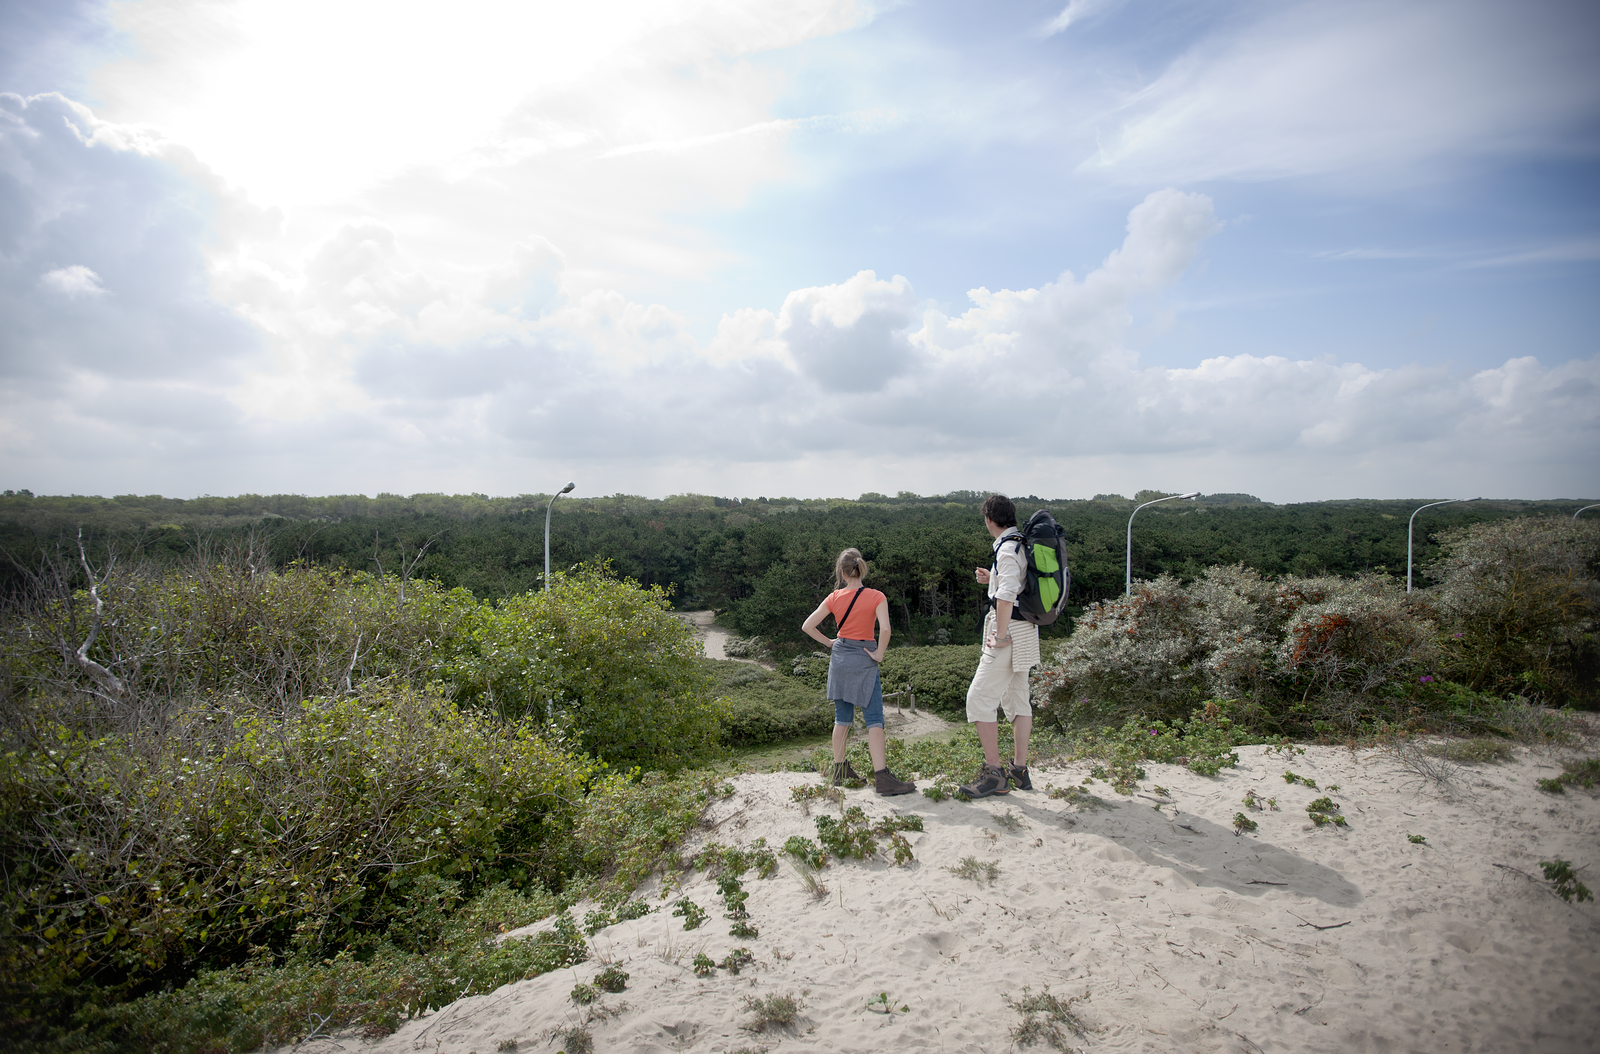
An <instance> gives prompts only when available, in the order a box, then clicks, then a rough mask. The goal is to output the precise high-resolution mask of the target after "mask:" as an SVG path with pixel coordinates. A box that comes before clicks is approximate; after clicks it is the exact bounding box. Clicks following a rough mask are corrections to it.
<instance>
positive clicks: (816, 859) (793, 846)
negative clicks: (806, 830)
mask: <svg viewBox="0 0 1600 1054" xmlns="http://www.w3.org/2000/svg"><path fill="white" fill-rule="evenodd" d="M783 851H784V854H785V855H787V856H792V857H794V858H795V859H796V860H798V861H799V862H800V863H801V864H803V865H804V866H805V867H807V868H809V869H810V870H812V871H821V870H822V869H823V868H825V867H827V866H828V854H827V853H824V852H823V851H822V849H821V848H820V847H819V846H818V845H817V843H816V842H813V841H812V840H811V839H809V838H801V837H800V836H799V835H797V834H792V835H790V836H789V840H788V841H787V842H784V843H783Z"/></svg>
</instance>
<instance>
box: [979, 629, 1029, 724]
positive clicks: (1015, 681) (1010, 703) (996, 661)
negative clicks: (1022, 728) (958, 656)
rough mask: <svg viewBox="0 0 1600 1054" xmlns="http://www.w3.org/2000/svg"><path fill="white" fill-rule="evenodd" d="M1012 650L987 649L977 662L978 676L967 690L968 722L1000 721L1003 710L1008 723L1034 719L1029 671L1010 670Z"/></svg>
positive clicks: (1010, 646) (1009, 647)
mask: <svg viewBox="0 0 1600 1054" xmlns="http://www.w3.org/2000/svg"><path fill="white" fill-rule="evenodd" d="M1011 648H1012V645H1010V644H1007V645H1006V646H1005V647H1003V648H984V649H983V656H982V658H980V659H979V660H978V672H977V673H975V674H973V675H972V683H971V684H970V685H968V686H967V720H968V721H997V720H998V719H999V718H998V714H999V712H1000V711H1001V710H1004V711H1005V712H1006V720H1008V721H1014V720H1016V719H1017V718H1019V717H1031V716H1032V715H1033V707H1032V705H1030V704H1029V702H1028V671H1027V670H1021V671H1017V670H1013V669H1012V668H1011Z"/></svg>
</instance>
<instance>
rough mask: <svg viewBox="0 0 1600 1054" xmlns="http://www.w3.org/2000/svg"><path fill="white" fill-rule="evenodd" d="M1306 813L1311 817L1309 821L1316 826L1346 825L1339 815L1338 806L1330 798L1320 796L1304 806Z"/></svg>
mask: <svg viewBox="0 0 1600 1054" xmlns="http://www.w3.org/2000/svg"><path fill="white" fill-rule="evenodd" d="M1306 814H1307V815H1308V816H1310V817H1311V822H1312V823H1313V824H1315V825H1316V826H1318V827H1326V826H1327V825H1328V824H1330V823H1331V824H1333V826H1335V827H1346V826H1348V824H1346V823H1345V819H1344V817H1343V816H1340V815H1339V806H1338V803H1336V802H1335V801H1334V800H1333V799H1332V798H1328V797H1322V798H1318V799H1317V800H1316V801H1313V802H1312V803H1311V804H1310V805H1307V806H1306Z"/></svg>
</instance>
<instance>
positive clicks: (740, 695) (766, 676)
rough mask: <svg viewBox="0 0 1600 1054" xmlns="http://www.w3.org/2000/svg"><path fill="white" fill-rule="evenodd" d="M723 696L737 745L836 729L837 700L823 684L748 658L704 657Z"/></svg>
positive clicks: (726, 725)
mask: <svg viewBox="0 0 1600 1054" xmlns="http://www.w3.org/2000/svg"><path fill="white" fill-rule="evenodd" d="M700 661H701V666H702V669H704V670H705V671H706V672H707V673H708V674H709V675H710V677H711V680H712V685H713V688H712V691H713V692H715V693H716V694H717V695H718V696H720V697H721V699H720V707H721V708H720V715H721V721H722V734H723V739H724V741H725V742H726V743H728V744H729V745H731V746H755V745H758V744H762V743H775V742H779V741H781V740H786V739H796V738H799V737H801V736H825V735H827V734H828V733H829V732H830V731H831V730H832V729H833V706H832V704H830V703H829V702H828V701H827V700H826V699H824V698H823V693H822V691H821V690H820V689H817V688H812V687H811V686H810V685H808V684H805V683H802V682H801V681H799V680H798V679H797V678H794V677H781V676H779V675H778V674H775V673H773V672H771V671H770V670H765V669H763V668H762V667H760V666H756V665H754V664H752V663H748V662H732V661H728V660H721V659H702V660H700Z"/></svg>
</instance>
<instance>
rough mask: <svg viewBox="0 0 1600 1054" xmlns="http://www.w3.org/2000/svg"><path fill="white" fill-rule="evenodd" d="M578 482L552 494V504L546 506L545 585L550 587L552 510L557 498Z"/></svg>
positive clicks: (547, 587)
mask: <svg viewBox="0 0 1600 1054" xmlns="http://www.w3.org/2000/svg"><path fill="white" fill-rule="evenodd" d="M575 486H577V484H576V483H568V484H567V485H566V486H565V487H562V488H561V489H560V490H558V491H556V492H555V493H554V494H552V495H550V504H549V505H546V506H545V507H544V587H545V588H546V589H549V588H550V510H552V509H554V508H555V507H556V499H557V498H559V497H561V495H563V494H565V493H567V492H568V491H570V490H571V489H572V488H573V487H575Z"/></svg>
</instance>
